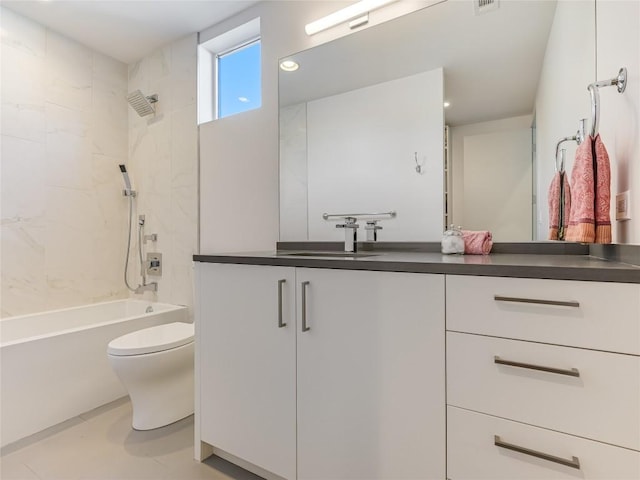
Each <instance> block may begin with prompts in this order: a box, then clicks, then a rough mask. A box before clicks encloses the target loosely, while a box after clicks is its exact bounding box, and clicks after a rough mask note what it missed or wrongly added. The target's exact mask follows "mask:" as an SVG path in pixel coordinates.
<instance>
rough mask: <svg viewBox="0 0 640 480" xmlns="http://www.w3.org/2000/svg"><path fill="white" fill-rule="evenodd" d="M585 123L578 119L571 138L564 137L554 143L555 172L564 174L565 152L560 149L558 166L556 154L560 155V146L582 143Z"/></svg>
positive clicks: (585, 121) (584, 119)
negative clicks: (574, 132) (575, 130)
mask: <svg viewBox="0 0 640 480" xmlns="http://www.w3.org/2000/svg"><path fill="white" fill-rule="evenodd" d="M586 123H587V119H586V118H582V119H580V122H578V131H577V132H576V134H575V135H573V136H571V137H564V138H563V139H562V140H560V141H559V142H558V143H556V159H555V160H556V172H559V173H564V160H565V153H566V150H565V149H562V157H561V158H560V165H558V153H560V145H562V144H563V143H564V142H576V143H577V144H578V145H580V144H581V143H582V142H583V141H584V131H585V126H586Z"/></svg>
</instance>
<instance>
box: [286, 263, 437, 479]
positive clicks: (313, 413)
mask: <svg viewBox="0 0 640 480" xmlns="http://www.w3.org/2000/svg"><path fill="white" fill-rule="evenodd" d="M296 282H297V288H298V307H297V309H298V342H297V343H298V372H297V373H298V478H299V479H301V480H305V479H323V480H329V479H336V480H337V479H340V480H344V479H347V478H366V479H368V480H373V479H379V478H387V479H389V478H411V479H443V478H444V477H445V393H444V389H445V380H444V277H443V276H438V275H423V274H409V273H389V272H363V271H347V270H322V269H300V268H299V269H297V270H296ZM306 282H308V283H306ZM303 296H304V297H305V299H306V302H305V301H302V299H303ZM305 303H306V305H305ZM305 324H306V326H307V327H308V330H306V331H303V327H304V326H305Z"/></svg>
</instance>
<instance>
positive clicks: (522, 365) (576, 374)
mask: <svg viewBox="0 0 640 480" xmlns="http://www.w3.org/2000/svg"><path fill="white" fill-rule="evenodd" d="M493 363H496V364H498V365H507V366H509V367H518V368H527V369H529V370H539V371H541V372H549V373H557V374H558V375H567V376H569V377H579V376H580V371H579V370H578V369H577V368H572V369H570V370H567V369H564V368H554V367H543V366H541V365H534V364H531V363H522V362H513V361H511V360H503V359H502V358H500V357H498V356H497V355H496V356H494V357H493Z"/></svg>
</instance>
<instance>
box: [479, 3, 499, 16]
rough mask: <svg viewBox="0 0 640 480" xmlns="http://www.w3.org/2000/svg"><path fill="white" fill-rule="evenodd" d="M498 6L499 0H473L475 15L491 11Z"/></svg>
mask: <svg viewBox="0 0 640 480" xmlns="http://www.w3.org/2000/svg"><path fill="white" fill-rule="evenodd" d="M498 8H500V0H473V10H474V12H475V14H476V15H480V14H481V13H487V12H493V11H494V10H497V9H498Z"/></svg>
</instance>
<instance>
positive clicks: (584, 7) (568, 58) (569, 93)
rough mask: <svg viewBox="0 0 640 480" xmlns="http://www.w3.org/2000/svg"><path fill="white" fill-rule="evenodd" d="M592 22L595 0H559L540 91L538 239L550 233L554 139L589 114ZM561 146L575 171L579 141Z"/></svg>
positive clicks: (593, 41)
mask: <svg viewBox="0 0 640 480" xmlns="http://www.w3.org/2000/svg"><path fill="white" fill-rule="evenodd" d="M594 25H595V2H594V1H593V0H577V1H567V0H561V1H559V2H558V6H557V8H556V14H555V18H554V21H553V26H552V28H551V34H550V36H549V42H548V44H547V51H546V54H545V58H544V64H543V69H542V73H541V75H540V82H539V84H538V92H537V96H536V129H537V135H536V163H537V172H536V177H537V194H536V197H537V204H538V218H537V233H538V240H546V239H547V236H548V233H549V207H548V195H547V192H548V190H549V185H550V183H551V179H552V178H553V175H554V173H555V166H554V165H555V164H554V157H555V148H556V143H557V142H558V141H559V140H560V139H562V138H565V137H568V136H572V135H575V134H576V131H577V130H578V121H579V120H580V119H581V118H589V116H590V112H591V107H590V100H589V93H588V92H587V85H589V84H590V83H592V82H594V81H595V77H596V72H595V45H596V39H595V28H594ZM601 39H602V34H601V33H600V32H598V41H599V42H600V41H601ZM616 71H617V69H616ZM587 123H588V122H587ZM587 128H589V126H587ZM605 142H606V140H605ZM562 148H566V149H567V165H566V167H565V168H566V171H567V172H571V168H572V166H573V159H574V157H575V149H576V143H575V142H567V143H565V144H563V147H562Z"/></svg>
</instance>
